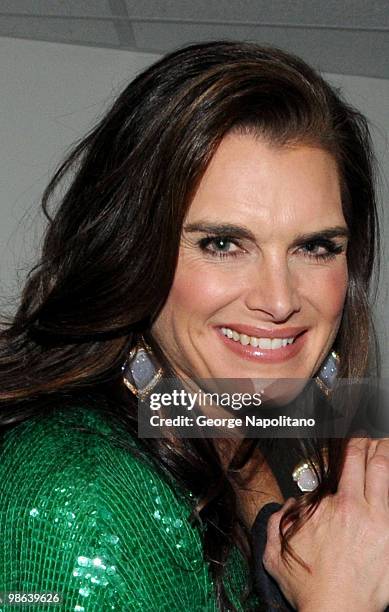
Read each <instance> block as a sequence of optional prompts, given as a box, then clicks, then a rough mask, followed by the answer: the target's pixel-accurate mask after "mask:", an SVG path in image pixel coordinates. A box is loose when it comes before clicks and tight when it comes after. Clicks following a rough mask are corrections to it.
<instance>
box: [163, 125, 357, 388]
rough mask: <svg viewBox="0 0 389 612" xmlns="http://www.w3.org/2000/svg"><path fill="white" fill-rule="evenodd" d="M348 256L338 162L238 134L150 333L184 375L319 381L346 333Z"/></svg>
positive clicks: (212, 180)
mask: <svg viewBox="0 0 389 612" xmlns="http://www.w3.org/2000/svg"><path fill="white" fill-rule="evenodd" d="M346 248H347V226H346V222H345V219H344V216H343V212H342V206H341V194H340V186H339V176H338V171H337V166H336V163H335V161H334V159H333V158H332V156H331V155H330V154H329V153H327V152H325V151H323V150H322V149H319V148H315V147H310V146H307V145H299V146H295V147H293V148H292V147H287V146H283V147H276V146H275V145H272V144H269V143H267V142H265V141H264V140H260V139H257V138H255V137H254V136H249V135H240V134H229V135H228V136H226V137H225V138H224V140H223V141H222V142H221V144H220V146H219V148H218V150H217V152H216V153H215V155H214V157H213V158H212V160H211V162H210V164H209V166H208V168H207V170H206V172H205V174H204V176H203V178H202V180H201V182H200V185H199V187H198V190H197V192H196V194H195V196H194V198H193V201H192V203H191V206H190V208H189V210H188V213H187V216H186V219H185V221H184V225H183V231H182V238H181V245H180V252H179V260H178V265H177V269H176V273H175V278H174V282H173V285H172V288H171V291H170V293H169V296H168V299H167V301H166V303H165V305H164V307H163V310H162V311H161V312H160V314H159V317H158V319H157V320H156V321H155V323H154V326H153V328H152V333H153V335H154V337H155V338H156V339H157V341H158V342H159V343H160V345H161V347H162V348H163V349H164V351H165V353H166V355H167V357H168V358H169V359H170V361H171V363H172V364H173V366H174V367H175V369H176V371H177V372H178V373H179V374H180V375H184V376H185V375H186V376H189V377H191V376H197V377H200V378H257V379H258V378H273V379H274V378H304V379H305V378H308V377H311V376H312V375H313V374H314V373H315V372H316V371H317V369H318V368H319V366H320V364H321V363H322V361H323V360H324V358H325V357H326V355H327V353H328V351H329V350H330V349H331V346H332V344H333V341H334V339H335V336H336V334H337V330H338V327H339V324H340V320H341V316H342V310H343V305H344V300H345V294H346V289H347V278H348V277H347V262H346Z"/></svg>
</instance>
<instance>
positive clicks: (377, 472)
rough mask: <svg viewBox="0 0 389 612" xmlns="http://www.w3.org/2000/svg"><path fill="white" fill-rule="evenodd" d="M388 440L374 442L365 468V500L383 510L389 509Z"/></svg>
mask: <svg viewBox="0 0 389 612" xmlns="http://www.w3.org/2000/svg"><path fill="white" fill-rule="evenodd" d="M388 494H389V439H388V438H384V439H382V440H378V441H375V444H374V452H373V453H372V454H371V457H370V459H369V460H368V463H367V467H366V483H365V498H366V501H367V502H368V503H369V504H371V505H374V506H379V507H381V508H382V509H383V510H388V508H389V500H388Z"/></svg>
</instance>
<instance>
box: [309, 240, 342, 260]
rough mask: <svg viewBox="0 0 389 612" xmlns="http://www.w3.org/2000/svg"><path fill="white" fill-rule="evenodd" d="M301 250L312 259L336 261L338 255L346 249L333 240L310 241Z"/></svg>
mask: <svg viewBox="0 0 389 612" xmlns="http://www.w3.org/2000/svg"><path fill="white" fill-rule="evenodd" d="M299 249H300V250H301V251H302V253H303V255H304V256H305V257H311V258H314V259H316V260H319V261H320V260H321V261H325V260H329V259H334V258H335V257H336V255H338V254H339V253H341V252H342V251H343V249H344V247H343V245H339V244H336V243H335V242H333V241H332V240H324V239H318V240H310V241H309V242H306V243H305V244H303V245H301V247H299Z"/></svg>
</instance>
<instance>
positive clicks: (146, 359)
mask: <svg viewBox="0 0 389 612" xmlns="http://www.w3.org/2000/svg"><path fill="white" fill-rule="evenodd" d="M122 372H123V382H124V384H125V385H126V387H127V388H128V389H129V390H130V391H131V392H132V393H134V395H136V396H137V397H139V399H141V400H143V399H144V398H145V397H146V396H147V395H148V394H149V393H150V391H151V390H152V389H153V388H154V387H155V385H156V384H157V382H158V381H159V380H160V379H161V377H162V374H163V370H162V368H161V367H160V366H159V365H158V363H157V360H156V358H155V356H154V354H153V351H152V349H151V347H150V346H149V345H148V344H147V343H146V341H145V339H144V338H143V336H141V338H140V340H139V341H138V343H137V344H136V346H135V347H134V348H133V349H132V350H131V351H130V354H129V355H128V358H127V359H126V361H125V362H124V364H123V365H122Z"/></svg>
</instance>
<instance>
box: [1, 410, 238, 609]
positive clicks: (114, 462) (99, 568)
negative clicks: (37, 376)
mask: <svg viewBox="0 0 389 612" xmlns="http://www.w3.org/2000/svg"><path fill="white" fill-rule="evenodd" d="M60 414H61V413H58V415H57V416H52V417H50V418H40V419H33V420H30V421H28V422H26V423H22V424H21V425H18V426H17V427H16V428H13V429H12V430H11V431H10V432H8V433H7V434H6V436H5V440H4V442H3V445H2V454H1V463H0V482H1V498H0V500H1V501H0V523H1V527H0V529H1V539H2V546H1V553H0V555H1V556H0V561H1V575H0V591H1V592H19V593H25V594H28V593H50V592H51V593H52V592H55V593H58V594H59V596H60V597H61V598H62V604H61V605H59V606H55V605H48V604H34V605H32V604H31V605H27V606H25V607H24V608H23V609H24V610H31V611H35V612H48V611H50V610H53V612H55V611H57V612H58V611H59V610H61V611H62V610H63V611H66V612H73V611H74V612H97V611H102V612H106V611H107V612H108V611H110V610H116V611H120V612H124V611H130V612H132V611H134V612H135V611H138V610H139V612H140V611H142V612H145V611H149V612H154V611H155V612H161V611H164V610H169V612H174V611H176V610H177V611H178V610H180V611H182V610H187V611H200V610H201V611H203V612H208V611H209V612H210V611H212V612H214V611H216V610H217V606H216V602H215V597H214V594H213V587H212V584H211V580H210V577H209V571H208V566H207V564H206V563H205V562H204V561H203V555H202V545H201V537H200V532H199V530H198V528H197V527H192V526H191V525H190V524H189V522H188V516H189V514H190V510H191V504H190V503H189V499H188V501H187V502H185V500H184V499H183V497H182V496H180V495H177V492H176V491H175V490H174V488H173V487H171V486H169V485H168V484H167V483H166V482H165V481H164V480H163V479H162V478H161V477H160V476H159V475H158V474H157V472H156V471H155V470H153V469H152V468H151V467H148V466H146V465H145V464H144V463H143V462H142V461H141V460H140V459H138V458H136V457H134V456H133V455H132V454H131V453H130V452H129V451H126V450H123V449H120V448H117V447H115V446H114V445H113V444H112V442H110V441H109V440H108V439H105V438H103V437H101V436H99V435H95V434H88V433H85V432H83V431H76V430H75V429H73V428H72V418H73V419H74V421H73V425H74V424H76V425H80V420H81V412H80V413H79V414H77V413H74V414H73V417H72V415H71V413H70V412H69V413H64V412H63V413H62V416H59V415H60ZM85 414H86V413H85ZM85 414H84V416H83V418H84V419H85V418H86V416H85ZM88 419H89V421H88V423H85V424H87V425H88V426H90V427H92V428H93V427H96V426H97V425H98V421H97V420H96V418H95V417H94V416H92V415H89V416H88ZM103 428H104V426H103ZM100 429H101V424H100ZM233 570H234V571H233V574H234V578H235V579H236V580H238V582H239V580H240V579H241V580H242V585H243V584H244V572H243V570H242V568H241V567H240V566H238V565H237V566H236V571H235V569H234V568H233ZM14 609H16V608H15V607H11V606H8V605H1V604H0V610H1V611H3V610H14Z"/></svg>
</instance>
